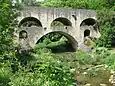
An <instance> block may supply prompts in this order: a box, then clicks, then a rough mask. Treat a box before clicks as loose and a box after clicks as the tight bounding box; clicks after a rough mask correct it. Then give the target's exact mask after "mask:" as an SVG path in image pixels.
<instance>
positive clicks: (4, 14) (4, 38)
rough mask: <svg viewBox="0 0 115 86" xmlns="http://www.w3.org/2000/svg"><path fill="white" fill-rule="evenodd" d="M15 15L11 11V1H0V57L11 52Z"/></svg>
mask: <svg viewBox="0 0 115 86" xmlns="http://www.w3.org/2000/svg"><path fill="white" fill-rule="evenodd" d="M16 17H17V13H16V11H15V10H13V9H12V5H11V1H9V0H1V1H0V46H1V47H0V55H3V54H8V53H9V52H11V51H12V50H13V39H12V38H13V31H14V26H16Z"/></svg>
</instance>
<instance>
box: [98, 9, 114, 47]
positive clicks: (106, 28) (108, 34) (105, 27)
mask: <svg viewBox="0 0 115 86" xmlns="http://www.w3.org/2000/svg"><path fill="white" fill-rule="evenodd" d="M97 16H98V23H99V27H100V33H101V37H100V38H99V39H98V41H97V44H98V46H104V47H111V45H112V39H114V38H115V36H114V29H115V27H114V25H115V24H114V16H115V15H114V14H113V13H112V12H111V11H110V10H107V9H104V10H102V11H99V12H98V15H97Z"/></svg>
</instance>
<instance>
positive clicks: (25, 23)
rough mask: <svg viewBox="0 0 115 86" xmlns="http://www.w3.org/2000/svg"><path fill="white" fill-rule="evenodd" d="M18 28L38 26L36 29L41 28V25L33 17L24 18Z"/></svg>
mask: <svg viewBox="0 0 115 86" xmlns="http://www.w3.org/2000/svg"><path fill="white" fill-rule="evenodd" d="M18 26H19V27H21V26H22V27H31V26H38V27H42V23H41V22H40V20H38V19H37V18H35V17H26V18H24V19H22V20H21V21H20V22H19V25H18Z"/></svg>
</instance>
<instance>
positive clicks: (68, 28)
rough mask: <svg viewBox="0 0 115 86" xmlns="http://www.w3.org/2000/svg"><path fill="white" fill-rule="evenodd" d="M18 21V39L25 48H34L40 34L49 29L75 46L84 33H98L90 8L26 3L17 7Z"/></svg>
mask: <svg viewBox="0 0 115 86" xmlns="http://www.w3.org/2000/svg"><path fill="white" fill-rule="evenodd" d="M18 21H19V29H18V30H16V32H17V34H16V35H17V38H18V39H17V40H18V42H19V44H20V46H21V47H22V48H25V49H28V48H34V46H35V44H36V43H37V41H38V40H39V39H40V38H41V37H43V36H44V35H46V34H48V33H52V32H56V33H60V34H62V35H64V36H65V37H66V38H67V39H68V40H69V41H70V42H71V43H72V46H73V48H74V49H77V47H78V46H79V44H80V43H81V42H83V41H84V37H85V36H90V37H94V38H99V37H100V33H99V29H98V23H97V21H96V12H95V11H93V10H83V9H71V8H42V7H25V8H24V9H23V10H21V11H20V16H19V17H18Z"/></svg>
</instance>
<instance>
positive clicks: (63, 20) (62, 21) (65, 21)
mask: <svg viewBox="0 0 115 86" xmlns="http://www.w3.org/2000/svg"><path fill="white" fill-rule="evenodd" d="M57 22H58V23H57ZM59 22H60V23H59ZM61 24H63V26H72V23H71V21H70V20H69V19H67V18H64V17H59V18H56V19H54V20H53V21H52V22H51V25H50V26H60V25H61Z"/></svg>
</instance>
